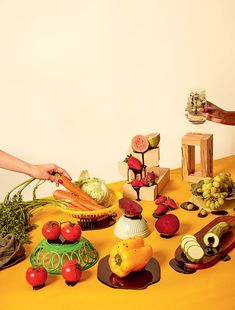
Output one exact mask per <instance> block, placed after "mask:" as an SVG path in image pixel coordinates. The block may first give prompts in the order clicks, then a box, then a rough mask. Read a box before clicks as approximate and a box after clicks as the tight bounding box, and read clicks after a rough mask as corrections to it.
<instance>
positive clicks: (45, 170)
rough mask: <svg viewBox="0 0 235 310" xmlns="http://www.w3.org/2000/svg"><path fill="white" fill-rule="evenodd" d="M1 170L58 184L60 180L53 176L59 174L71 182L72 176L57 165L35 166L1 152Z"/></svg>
mask: <svg viewBox="0 0 235 310" xmlns="http://www.w3.org/2000/svg"><path fill="white" fill-rule="evenodd" d="M0 168H3V169H7V170H11V171H15V172H20V173H24V174H27V175H29V176H31V177H33V178H36V179H40V180H50V181H51V182H55V183H56V184H58V180H59V178H58V177H56V176H55V175H53V173H55V172H58V173H61V174H63V175H65V176H66V177H67V178H69V179H70V180H71V177H70V175H69V174H68V173H67V171H65V170H64V169H63V168H61V167H59V166H57V165H56V164H41V165H33V164H30V163H28V162H25V161H23V160H21V159H19V158H17V157H15V156H13V155H10V154H8V153H6V152H4V151H1V150H0Z"/></svg>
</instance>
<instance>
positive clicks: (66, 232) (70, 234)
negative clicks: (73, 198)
mask: <svg viewBox="0 0 235 310" xmlns="http://www.w3.org/2000/svg"><path fill="white" fill-rule="evenodd" d="M61 234H62V236H63V237H64V239H65V240H66V241H68V242H75V241H78V239H79V238H80V237H81V234H82V230H81V227H80V225H78V224H74V223H71V222H70V223H68V224H66V225H64V226H63V227H62V229H61Z"/></svg>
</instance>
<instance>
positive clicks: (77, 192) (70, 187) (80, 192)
mask: <svg viewBox="0 0 235 310" xmlns="http://www.w3.org/2000/svg"><path fill="white" fill-rule="evenodd" d="M60 179H61V180H62V182H61V184H62V185H63V186H64V187H65V188H66V189H67V190H69V191H70V192H72V193H73V194H75V195H77V196H79V197H80V198H83V199H85V200H87V201H89V202H90V203H91V204H93V205H98V203H97V201H95V200H94V199H93V198H91V197H90V196H89V195H88V194H87V193H85V192H84V191H83V190H82V189H81V188H80V187H79V186H77V185H76V184H74V183H73V182H71V181H70V180H69V179H68V178H67V177H66V176H64V175H62V174H61V175H60Z"/></svg>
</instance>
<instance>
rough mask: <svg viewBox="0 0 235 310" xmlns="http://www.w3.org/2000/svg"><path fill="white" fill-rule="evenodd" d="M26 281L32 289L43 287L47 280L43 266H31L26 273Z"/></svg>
mask: <svg viewBox="0 0 235 310" xmlns="http://www.w3.org/2000/svg"><path fill="white" fill-rule="evenodd" d="M26 280H27V282H28V283H29V284H30V285H32V286H34V287H37V286H40V285H43V284H45V282H46V280H47V271H46V269H45V268H44V267H43V266H31V267H29V268H28V269H27V271H26Z"/></svg>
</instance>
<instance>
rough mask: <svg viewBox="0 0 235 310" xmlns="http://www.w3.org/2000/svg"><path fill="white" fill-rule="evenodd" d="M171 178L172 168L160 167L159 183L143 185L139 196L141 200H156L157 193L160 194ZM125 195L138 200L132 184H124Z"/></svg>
mask: <svg viewBox="0 0 235 310" xmlns="http://www.w3.org/2000/svg"><path fill="white" fill-rule="evenodd" d="M169 180H170V169H169V168H162V167H159V178H158V180H157V184H156V185H153V186H150V187H146V186H143V187H141V188H140V192H139V197H140V199H141V200H147V201H154V200H155V199H156V197H157V195H159V194H160V192H161V191H162V189H163V187H164V186H165V185H166V184H167V182H168V181H169ZM123 197H126V198H129V199H132V200H136V198H137V193H136V191H135V189H134V188H133V187H132V185H131V184H129V183H125V184H124V186H123Z"/></svg>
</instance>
